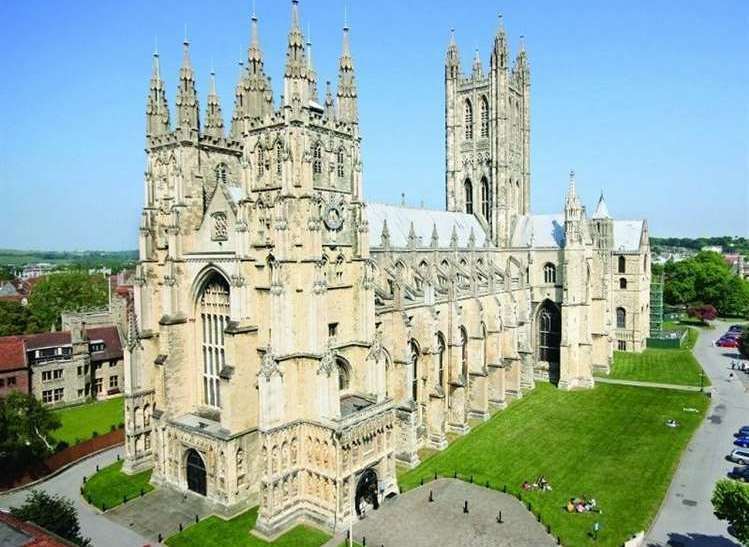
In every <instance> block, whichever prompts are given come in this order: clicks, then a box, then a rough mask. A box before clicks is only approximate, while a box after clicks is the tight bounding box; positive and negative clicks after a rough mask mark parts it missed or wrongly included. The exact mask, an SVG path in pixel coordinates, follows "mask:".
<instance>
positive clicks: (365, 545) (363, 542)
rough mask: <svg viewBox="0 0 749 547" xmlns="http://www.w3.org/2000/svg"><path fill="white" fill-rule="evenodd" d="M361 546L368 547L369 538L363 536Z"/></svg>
mask: <svg viewBox="0 0 749 547" xmlns="http://www.w3.org/2000/svg"><path fill="white" fill-rule="evenodd" d="M361 544H362V547H367V538H366V537H364V536H362V538H361Z"/></svg>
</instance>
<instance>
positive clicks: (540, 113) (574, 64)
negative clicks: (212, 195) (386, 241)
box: [0, 0, 749, 249]
mask: <svg viewBox="0 0 749 547" xmlns="http://www.w3.org/2000/svg"><path fill="white" fill-rule="evenodd" d="M256 3H257V13H258V16H259V17H260V25H261V43H262V47H263V51H264V53H265V56H266V68H267V70H268V72H269V73H270V75H271V76H272V78H273V84H274V88H275V91H276V93H277V94H278V91H279V89H280V85H281V82H282V71H283V57H284V53H285V46H286V34H287V31H288V25H289V2H287V1H285V0H256ZM343 3H344V2H343V0H301V13H302V20H303V24H304V27H305V29H306V28H307V26H309V28H310V30H311V35H312V41H313V46H314V57H315V65H316V69H317V72H318V77H319V79H320V81H321V82H324V81H325V80H326V79H330V80H332V81H334V82H335V80H336V63H337V59H338V55H339V53H340V40H341V32H340V27H341V26H342V20H343V12H344V9H343ZM348 3H349V9H348V12H349V19H350V24H351V26H352V47H353V53H354V60H355V64H356V70H357V76H358V80H359V95H360V115H361V127H362V133H363V136H364V142H363V155H364V185H365V195H366V197H367V199H369V200H376V201H386V202H399V201H400V193H401V191H403V189H405V192H406V201H408V202H409V203H411V204H419V203H421V202H422V201H423V202H424V203H425V204H426V206H431V207H437V208H442V207H443V204H444V174H443V170H444V142H443V123H444V122H443V108H444V107H443V63H444V52H445V47H446V45H447V41H448V36H449V29H450V28H451V27H455V29H456V35H457V39H458V45H459V47H460V52H461V56H462V59H463V66H464V69H465V68H467V67H470V62H471V59H472V57H473V52H474V50H475V49H476V48H478V49H479V51H480V54H481V57H482V60H483V61H484V63H485V64H486V63H488V61H489V51H490V48H491V44H492V39H493V36H494V33H495V31H496V27H497V13H498V10H499V9H500V8H501V9H502V12H503V14H504V18H505V24H506V28H507V32H508V35H509V37H510V40H511V44H512V47H513V55H514V53H515V51H516V49H517V44H518V41H519V36H520V35H521V34H525V36H526V43H527V49H528V52H529V56H530V62H531V78H532V88H531V95H532V98H531V100H532V103H531V108H532V111H531V120H532V132H531V139H532V142H531V146H532V162H531V163H532V191H531V196H532V208H533V210H534V211H535V212H539V213H543V212H552V211H557V210H560V209H561V207H562V203H563V194H564V189H565V187H566V184H567V173H568V171H569V170H570V169H572V168H573V169H575V171H576V172H577V180H578V187H579V190H580V193H581V194H582V196H583V198H584V200H585V202H586V203H587V205H588V207H589V208H590V207H592V206H593V205H594V204H595V200H596V199H597V197H598V194H599V192H600V191H601V189H603V190H604V192H605V195H606V198H607V201H608V204H609V209H610V210H611V212H612V214H613V215H614V216H616V217H619V218H634V217H646V218H647V219H648V222H649V225H650V231H651V234H654V235H663V236H696V235H703V234H704V235H723V234H735V235H747V234H749V195H748V194H749V190H748V186H749V166H748V165H747V161H748V157H749V145H748V142H749V108H748V107H747V97H749V37H748V36H749V34H747V32H746V29H747V28H748V26H749V3H748V2H746V1H744V0H723V1H720V2H708V1H707V0H705V1H699V2H698V1H695V0H685V1H677V0H656V1H652V0H651V1H645V0H641V1H635V0H630V1H624V0H617V1H612V2H590V1H587V0H568V1H566V2H559V1H552V0H548V1H546V0H544V1H533V2H526V1H521V0H510V1H505V2H488V1H470V2H469V1H464V2H458V1H455V0H452V1H450V0H429V1H426V0H423V1H418V2H417V1H402V0H401V1H397V0H379V1H377V2H371V1H365V0H349V2H348ZM251 4H252V2H251V0H241V1H239V0H237V1H235V0H222V1H221V2H211V3H208V2H201V1H197V0H190V1H187V0H159V1H158V2H154V1H153V0H128V1H127V2H113V1H105V2H102V1H100V0H97V1H94V0H76V1H75V2H52V1H50V0H5V1H3V2H1V3H0V21H2V22H3V23H2V26H3V28H2V32H0V51H2V52H3V54H2V56H0V71H1V72H0V73H2V75H3V78H2V83H0V114H1V115H0V199H2V202H1V203H2V209H0V211H1V213H0V248H7V247H12V248H45V249H83V248H99V249H128V248H136V246H137V223H138V218H139V209H140V207H141V205H142V195H143V191H142V173H143V168H144V160H145V156H144V152H143V146H144V125H145V117H144V109H145V98H146V92H147V86H148V77H149V71H150V64H151V53H152V50H153V47H154V41H155V39H156V38H157V39H158V46H159V50H160V52H161V59H162V75H163V76H164V78H165V80H166V81H167V85H168V90H169V94H168V99H169V104H170V106H171V107H173V106H174V90H175V88H176V80H177V72H178V65H179V62H180V59H181V42H182V38H183V34H184V27H185V25H187V28H188V33H189V37H190V41H191V43H192V48H191V49H192V58H193V64H194V66H195V69H196V71H197V74H198V86H199V92H200V95H201V97H202V103H201V104H202V105H205V100H204V97H205V94H206V92H207V90H208V74H209V72H210V67H211V64H213V66H214V67H215V69H216V73H217V79H218V89H219V93H220V95H221V99H222V106H223V108H224V114H225V116H226V117H227V118H229V117H230V116H231V109H232V101H233V95H234V85H235V83H236V79H237V73H238V72H237V65H236V63H237V60H238V58H239V55H240V53H241V54H242V55H245V54H246V48H247V44H248V40H249V17H250V12H251V9H252V8H251ZM321 87H322V86H321Z"/></svg>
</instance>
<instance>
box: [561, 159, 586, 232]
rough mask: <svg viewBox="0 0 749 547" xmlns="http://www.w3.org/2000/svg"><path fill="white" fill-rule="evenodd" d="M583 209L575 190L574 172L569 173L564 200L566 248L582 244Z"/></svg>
mask: <svg viewBox="0 0 749 547" xmlns="http://www.w3.org/2000/svg"><path fill="white" fill-rule="evenodd" d="M582 220H583V208H582V205H581V204H580V199H579V198H578V197H577V189H576V188H575V172H574V171H570V183H569V187H568V188H567V194H566V195H565V200H564V233H565V241H566V246H570V245H573V244H579V243H582V237H583V227H582Z"/></svg>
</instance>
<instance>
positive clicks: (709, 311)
mask: <svg viewBox="0 0 749 547" xmlns="http://www.w3.org/2000/svg"><path fill="white" fill-rule="evenodd" d="M687 315H688V316H689V317H694V318H695V319H699V320H700V321H702V322H703V323H707V322H708V321H712V320H713V319H715V318H716V317H718V311H717V310H716V309H715V307H714V306H712V305H710V304H703V305H702V306H694V307H691V308H689V309H688V310H687Z"/></svg>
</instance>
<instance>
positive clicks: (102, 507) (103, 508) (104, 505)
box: [101, 503, 107, 513]
mask: <svg viewBox="0 0 749 547" xmlns="http://www.w3.org/2000/svg"><path fill="white" fill-rule="evenodd" d="M101 510H102V511H104V512H105V513H106V512H107V504H106V503H102V504H101Z"/></svg>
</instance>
